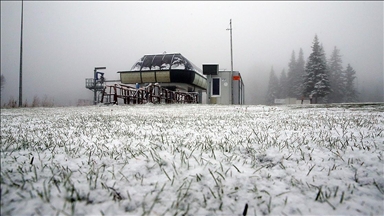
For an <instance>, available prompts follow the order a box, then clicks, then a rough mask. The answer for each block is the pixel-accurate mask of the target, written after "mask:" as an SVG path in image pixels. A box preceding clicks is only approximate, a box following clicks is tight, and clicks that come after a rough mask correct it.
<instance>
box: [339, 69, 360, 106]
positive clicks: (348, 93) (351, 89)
mask: <svg viewBox="0 0 384 216" xmlns="http://www.w3.org/2000/svg"><path fill="white" fill-rule="evenodd" d="M355 74H356V71H355V70H354V69H353V68H352V67H351V65H350V64H348V66H347V69H346V70H345V71H344V78H345V80H344V84H345V88H344V99H343V102H357V101H358V92H357V90H356V88H355V86H354V80H355V79H356V76H355Z"/></svg>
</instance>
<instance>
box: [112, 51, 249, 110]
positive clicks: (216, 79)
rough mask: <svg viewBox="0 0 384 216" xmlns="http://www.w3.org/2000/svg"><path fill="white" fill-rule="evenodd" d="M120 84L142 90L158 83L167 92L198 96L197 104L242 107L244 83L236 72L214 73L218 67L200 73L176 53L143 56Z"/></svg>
mask: <svg viewBox="0 0 384 216" xmlns="http://www.w3.org/2000/svg"><path fill="white" fill-rule="evenodd" d="M118 73H119V74H120V82H121V83H123V84H133V85H139V86H140V87H141V86H145V85H147V84H150V83H158V84H159V85H161V86H162V87H165V88H167V89H169V90H171V91H181V92H199V103H207V104H223V105H225V104H244V83H243V80H242V78H241V75H240V73H239V72H238V71H233V73H232V72H231V71H218V65H217V64H216V65H215V64H209V65H207V64H206V65H203V71H201V69H199V68H198V67H197V66H196V65H194V64H193V63H192V62H190V61H189V60H188V59H187V58H185V57H184V56H183V55H181V54H180V53H163V54H153V55H144V56H143V57H142V58H141V59H140V60H138V61H137V62H136V63H135V64H134V65H133V66H132V68H131V70H127V71H119V72H118Z"/></svg>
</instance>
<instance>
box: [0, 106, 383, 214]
mask: <svg viewBox="0 0 384 216" xmlns="http://www.w3.org/2000/svg"><path fill="white" fill-rule="evenodd" d="M0 147H1V179H0V180H1V215H56V214H59V215H104V214H105V215H242V214H243V212H244V209H245V206H246V204H247V206H248V209H247V215H334V214H338V215H340V214H341V215H383V214H384V206H383V205H384V204H383V202H384V168H383V160H384V155H383V152H384V105H383V104H381V105H372V106H355V105H344V106H338V107H336V106H306V107H303V106H300V105H295V106H278V107H267V106H209V105H137V106H133V105H132V106H91V107H70V108H68V107H65V108H22V109H2V110H1V146H0Z"/></svg>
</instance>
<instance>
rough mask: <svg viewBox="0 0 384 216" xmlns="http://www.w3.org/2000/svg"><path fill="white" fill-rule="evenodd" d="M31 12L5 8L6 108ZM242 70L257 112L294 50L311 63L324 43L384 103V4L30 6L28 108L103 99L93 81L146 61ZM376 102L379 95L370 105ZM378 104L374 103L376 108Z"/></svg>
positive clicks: (7, 4)
mask: <svg viewBox="0 0 384 216" xmlns="http://www.w3.org/2000/svg"><path fill="white" fill-rule="evenodd" d="M20 19H21V2H13V1H1V74H3V75H4V76H5V79H6V83H5V87H4V89H3V90H2V92H1V96H2V97H1V103H2V104H4V103H6V102H8V100H9V98H10V97H11V96H13V98H14V99H16V100H17V99H18V85H19V52H20ZM230 19H232V24H233V26H232V27H233V62H234V70H237V71H240V73H241V74H242V77H243V79H244V85H245V92H246V93H245V100H246V103H247V104H259V103H262V102H263V101H264V97H265V92H266V83H268V77H269V72H270V70H271V67H273V69H274V71H275V72H276V74H277V75H280V73H281V71H282V70H283V69H284V68H285V70H286V72H287V70H288V62H289V59H290V57H291V53H292V51H293V50H294V51H295V52H296V56H297V55H298V52H299V49H300V48H302V49H303V52H304V58H305V60H306V61H307V58H308V56H309V54H310V53H311V46H312V42H313V38H314V36H315V35H316V34H317V36H318V38H319V41H320V43H322V44H323V47H324V49H325V52H326V54H327V59H329V57H330V54H331V53H332V51H333V48H334V47H335V46H337V48H338V49H340V54H341V55H342V60H343V67H344V69H345V68H346V66H347V64H348V63H350V64H351V66H352V67H353V68H354V69H355V70H356V72H357V77H358V80H357V81H358V90H359V91H360V92H363V93H364V99H363V100H365V101H384V96H383V91H384V88H383V82H384V76H383V2H366V1H363V2H353V1H351V2H274V1H271V2H260V1H246V2H238V1H232V2H227V1H226V2H217V1H215V2H205V1H199V2H189V1H185V2H184V1H178V2H173V1H170V2H161V1H160V2H159V1H155V2H147V1H144V2H132V1H118V2H99V1H96V2H88V1H85V2H77V1H65V2H56V1H52V2H49V1H43V2H35V1H24V30H23V34H24V35H23V101H24V100H25V99H27V100H28V103H31V102H32V100H33V97H34V96H39V97H40V98H43V96H44V95H46V96H48V97H51V98H54V100H55V104H56V105H76V103H77V100H78V99H89V100H92V99H93V93H92V92H91V91H90V90H88V89H86V88H85V78H92V77H93V69H94V67H98V66H105V67H107V69H106V70H104V72H105V77H106V78H107V79H119V76H118V74H117V71H121V70H129V69H130V68H131V67H132V65H133V64H134V63H135V62H136V61H137V60H138V59H140V58H141V57H142V56H143V55H145V54H157V53H163V52H164V51H165V52H167V53H173V52H177V53H181V54H182V55H183V56H185V57H186V58H187V59H188V60H190V61H191V62H193V63H194V64H195V65H197V66H199V67H200V68H201V65H202V64H204V63H218V64H219V65H220V68H221V69H227V70H230V68H231V62H230V34H229V31H227V30H226V29H227V28H229V20H230ZM367 92H376V93H377V92H378V93H377V94H378V95H379V97H377V96H375V97H374V96H370V95H371V94H367ZM370 97H372V98H370Z"/></svg>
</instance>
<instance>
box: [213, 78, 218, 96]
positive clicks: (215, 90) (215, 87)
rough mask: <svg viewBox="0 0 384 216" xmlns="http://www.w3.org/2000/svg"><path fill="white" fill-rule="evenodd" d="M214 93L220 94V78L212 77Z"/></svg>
mask: <svg viewBox="0 0 384 216" xmlns="http://www.w3.org/2000/svg"><path fill="white" fill-rule="evenodd" d="M212 95H216V96H219V95H220V78H212Z"/></svg>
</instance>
